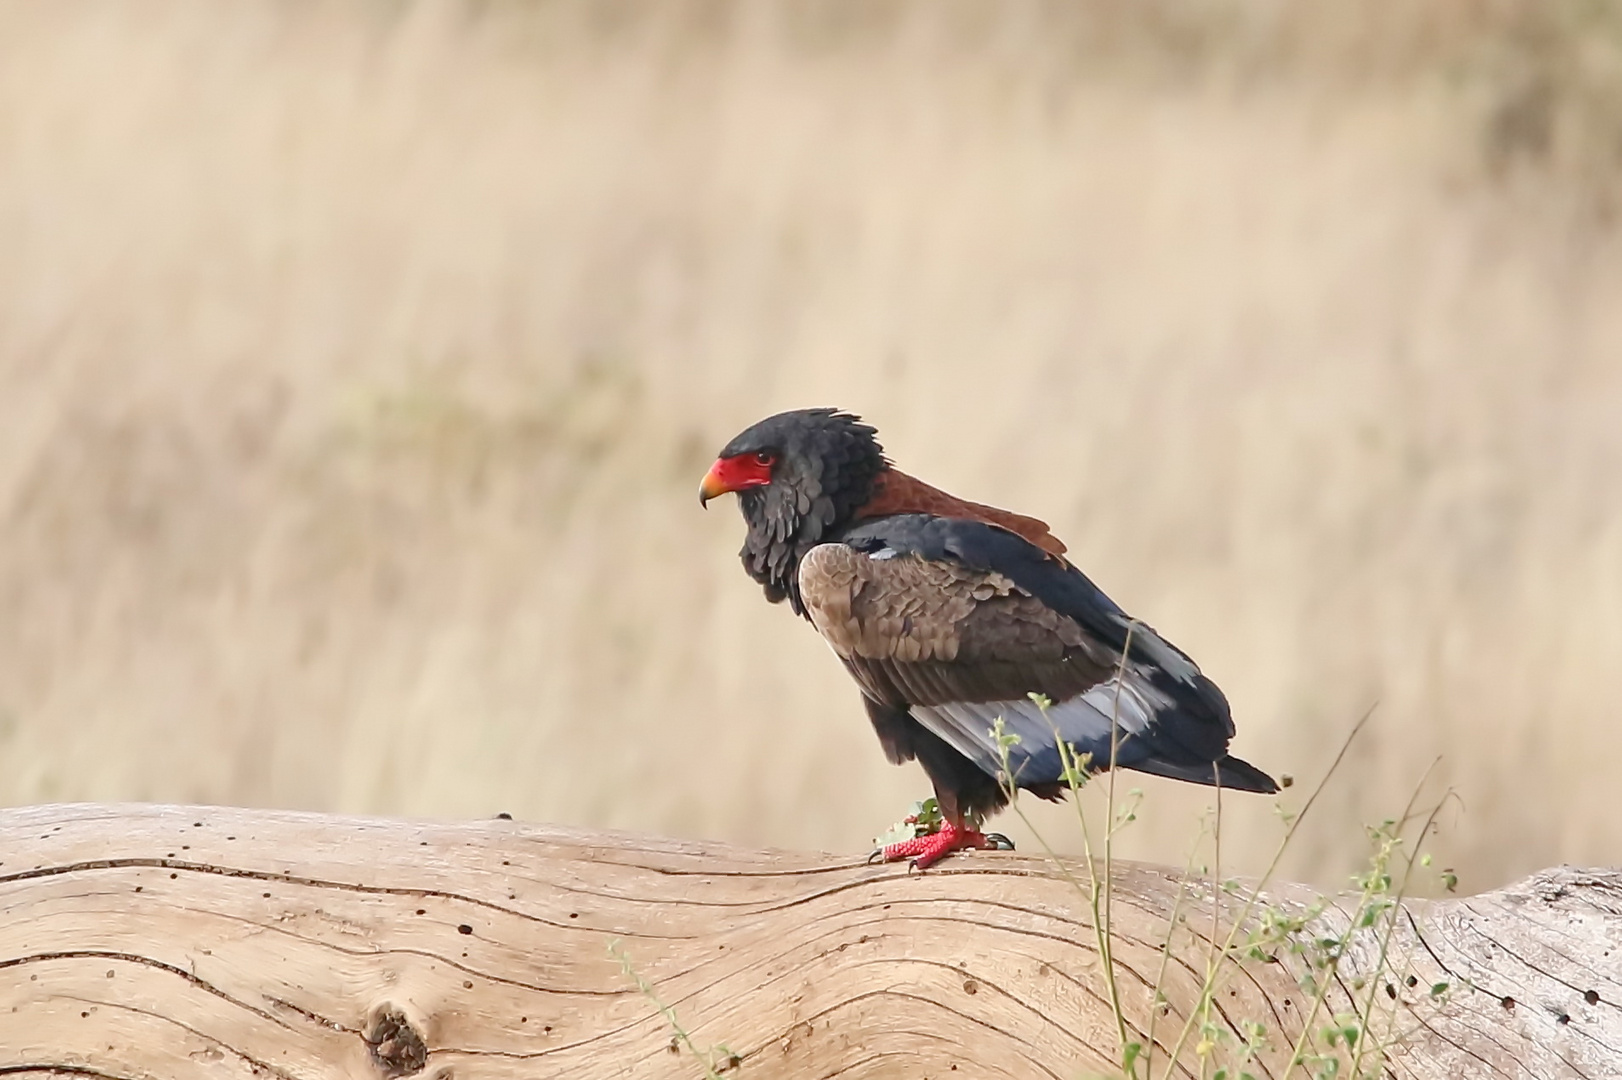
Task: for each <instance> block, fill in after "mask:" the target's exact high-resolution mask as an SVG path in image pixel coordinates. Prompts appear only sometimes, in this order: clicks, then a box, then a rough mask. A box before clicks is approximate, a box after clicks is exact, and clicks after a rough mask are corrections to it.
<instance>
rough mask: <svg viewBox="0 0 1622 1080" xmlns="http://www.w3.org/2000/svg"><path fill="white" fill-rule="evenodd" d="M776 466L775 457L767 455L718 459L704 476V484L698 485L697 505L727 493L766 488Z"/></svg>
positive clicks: (741, 455)
mask: <svg viewBox="0 0 1622 1080" xmlns="http://www.w3.org/2000/svg"><path fill="white" fill-rule="evenodd" d="M776 464H777V457H776V455H774V454H767V453H759V454H738V455H737V456H735V457H729V458H720V459H718V460H717V461H716V462H715V464H714V465H711V466H710V471H709V472H707V473H705V474H704V482H703V483H702V484H700V485H699V488H698V502H699V505H700V506H703V505H704V504H706V503H708V502H709V501H710V500H711V499H713V498H715V497H716V496H717V495H725V494H726V493H727V492H729V491H743V490H744V489H746V488H755V487H764V486H766V485H767V484H769V483H771V482H772V466H773V465H776Z"/></svg>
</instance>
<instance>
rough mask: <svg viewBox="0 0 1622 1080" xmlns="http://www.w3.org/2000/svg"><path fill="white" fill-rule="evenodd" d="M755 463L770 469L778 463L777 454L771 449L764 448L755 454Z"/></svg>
mask: <svg viewBox="0 0 1622 1080" xmlns="http://www.w3.org/2000/svg"><path fill="white" fill-rule="evenodd" d="M755 464H756V465H763V466H765V467H766V468H768V469H769V468H771V467H772V466H773V465H776V464H777V455H776V454H774V453H772V452H771V451H770V450H762V451H760V452H759V453H757V454H756V455H755Z"/></svg>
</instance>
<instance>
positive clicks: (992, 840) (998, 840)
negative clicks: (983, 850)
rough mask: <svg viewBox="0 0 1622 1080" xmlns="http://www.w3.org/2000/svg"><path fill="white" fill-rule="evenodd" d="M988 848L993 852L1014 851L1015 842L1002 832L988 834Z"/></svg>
mask: <svg viewBox="0 0 1622 1080" xmlns="http://www.w3.org/2000/svg"><path fill="white" fill-rule="evenodd" d="M986 846H987V848H988V849H989V850H991V851H1013V850H1014V842H1013V841H1012V840H1010V839H1008V837H1006V836H1004V835H1003V834H1002V833H1000V832H988V833H986Z"/></svg>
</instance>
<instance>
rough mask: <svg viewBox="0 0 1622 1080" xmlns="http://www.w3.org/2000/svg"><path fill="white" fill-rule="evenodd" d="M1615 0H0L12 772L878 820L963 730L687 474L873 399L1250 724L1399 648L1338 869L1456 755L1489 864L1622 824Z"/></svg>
mask: <svg viewBox="0 0 1622 1080" xmlns="http://www.w3.org/2000/svg"><path fill="white" fill-rule="evenodd" d="M1613 11H1614V9H1613V8H1611V7H1609V6H1607V5H1598V4H1583V3H1548V2H1545V0H1526V2H1524V3H1509V2H1504V3H1485V2H1481V3H1476V2H1462V0H1455V2H1436V3H1431V4H1426V5H1409V4H1398V3H1396V2H1395V0H1391V2H1384V0H1382V2H1380V3H1352V2H1350V0H1347V2H1345V3H1340V4H1314V5H1297V4H1283V3H1266V2H1262V0H1257V2H1255V3H1243V2H1239V0H1233V2H1227V0H1208V2H1204V3H1196V4H1185V3H1165V4H1145V5H1132V6H1131V8H1130V12H1128V11H1127V10H1126V9H1121V8H1119V6H1118V5H1113V4H1107V3H1103V2H1097V3H1092V2H1089V3H1082V4H1064V5H1044V4H1037V3H1015V2H1010V3H1005V4H1001V5H996V6H992V5H980V4H954V3H925V2H923V0H919V2H917V3H901V4H892V3H883V2H877V0H861V2H822V3H809V2H797V3H788V2H784V3H778V4H774V5H766V4H756V5H750V4H747V3H743V2H740V3H736V4H725V3H704V4H694V3H681V4H658V3H653V2H652V0H649V2H647V3H619V2H612V3H610V2H603V3H595V4H566V3H551V4H541V3H536V4H507V3H483V4H480V3H472V2H469V3H462V4H431V3H419V4H401V3H382V2H377V3H370V4H360V3H356V4H345V5H323V4H304V5H283V4H277V3H268V2H267V3H238V4H231V5H220V4H213V3H209V2H207V0H195V2H189V3H179V2H175V3H160V2H158V0H153V2H150V3H144V4H140V5H133V4H118V3H74V4H63V3H53V4H36V3H28V2H25V0H13V2H7V3H4V4H0V394H3V397H0V401H3V406H0V408H3V413H0V415H3V417H4V423H3V424H0V527H3V530H4V532H3V535H4V543H3V545H0V759H3V767H0V800H3V801H6V802H12V803H18V802H29V801H38V800H62V799H163V800H205V801H218V802H232V803H246V804H253V805H275V806H287V807H308V808H327V809H337V810H347V811H377V812H388V813H404V814H437V815H484V814H490V813H493V812H495V811H497V810H508V811H511V812H513V813H515V814H517V815H519V816H520V817H535V818H545V819H550V820H557V821H569V822H580V823H588V824H597V825H608V826H625V827H632V828H637V829H644V830H653V831H659V832H666V833H676V834H685V835H703V836H711V837H720V838H728V839H735V840H740V841H748V842H761V843H769V844H774V845H783V846H797V845H812V846H820V847H826V848H832V849H836V850H852V851H857V850H863V849H864V848H865V844H866V841H867V840H868V838H869V837H871V836H872V835H873V834H874V833H875V832H876V831H877V830H878V829H879V828H880V827H881V826H882V825H883V824H884V823H886V822H888V821H890V820H892V819H893V818H894V817H895V816H896V815H897V814H898V812H899V811H900V810H901V808H902V807H903V806H904V805H905V803H906V802H907V801H908V800H910V799H911V798H913V797H915V796H916V795H919V794H921V793H922V791H923V783H922V777H921V775H920V774H917V773H915V772H913V771H910V770H898V769H893V768H891V767H890V766H888V765H887V764H885V762H884V760H883V758H882V756H881V754H880V753H879V751H878V748H877V746H876V745H875V743H874V740H873V737H872V735H871V733H870V732H869V731H868V729H867V724H866V720H865V718H864V717H863V715H862V712H861V710H860V707H859V705H858V702H857V699H856V694H855V691H854V689H853V688H852V687H851V686H850V685H849V684H848V683H847V681H846V678H845V676H844V675H843V673H842V672H841V671H840V670H839V668H838V665H837V664H836V663H835V662H834V661H833V659H832V658H831V657H830V656H829V655H828V654H827V652H826V650H825V648H824V647H823V646H822V645H821V644H820V642H819V641H818V640H817V638H816V636H815V635H814V634H813V633H812V632H811V631H810V630H809V629H808V628H807V627H805V626H803V625H798V624H797V623H796V621H795V620H794V619H793V618H792V617H791V616H790V615H789V614H788V613H787V612H786V611H784V610H782V609H777V608H770V607H768V606H767V605H765V604H764V603H762V602H761V600H760V598H759V595H758V592H757V590H756V589H755V588H754V587H753V586H752V585H751V584H750V583H749V582H748V581H747V580H746V579H745V578H744V576H743V574H742V572H741V571H740V570H739V568H738V567H737V564H736V561H735V558H734V554H733V553H734V551H735V550H736V547H737V544H738V542H739V539H740V535H741V529H742V526H741V523H740V522H739V521H738V519H737V516H736V514H735V513H734V512H733V510H732V509H731V507H730V506H729V505H722V506H719V507H712V509H711V512H710V513H708V514H703V513H700V512H699V509H698V506H697V504H696V502H695V486H696V484H697V482H698V479H699V476H700V475H701V473H702V472H703V469H704V468H705V467H706V465H707V464H708V461H709V458H710V456H711V454H712V453H713V452H714V450H715V449H716V448H717V447H719V446H720V444H721V443H722V442H724V441H725V440H726V439H727V438H728V437H730V436H731V435H732V434H733V433H734V432H735V431H736V430H738V429H739V428H741V427H743V426H744V425H745V424H747V423H749V422H751V421H753V420H754V419H756V418H757V417H759V416H761V415H763V414H765V413H767V412H769V411H773V410H776V409H780V408H785V407H793V406H799V405H807V404H823V403H831V404H838V405H841V406H844V407H846V408H850V409H854V410H858V411H860V412H861V413H863V414H864V415H866V416H867V417H869V418H870V419H871V420H873V421H874V422H875V423H877V424H878V426H879V427H880V429H881V432H882V434H883V435H884V437H885V441H886V445H887V446H888V448H889V449H890V451H891V452H892V454H893V456H894V457H895V458H896V459H897V460H898V461H899V462H900V463H901V464H902V465H903V466H904V467H906V468H908V469H909V470H911V471H913V472H915V473H917V474H920V475H922V476H924V477H927V478H928V479H930V480H932V481H934V482H936V483H938V484H940V485H942V486H944V487H947V488H948V489H950V490H953V491H956V492H959V493H961V494H963V495H965V496H968V497H972V498H978V499H985V500H988V501H993V502H999V503H1002V504H1004V505H1007V506H1010V507H1013V508H1016V509H1019V510H1021V511H1025V512H1028V513H1034V514H1037V515H1040V516H1043V517H1045V518H1047V519H1048V520H1050V521H1051V522H1053V523H1054V525H1055V526H1056V529H1057V531H1058V532H1059V533H1060V534H1061V535H1062V536H1064V537H1065V539H1066V540H1067V541H1068V542H1069V544H1070V545H1071V549H1072V551H1073V553H1074V554H1075V555H1076V556H1077V558H1078V560H1079V562H1080V563H1081V564H1082V565H1083V566H1084V567H1085V568H1086V569H1087V570H1088V571H1089V572H1090V573H1091V574H1092V575H1093V577H1094V578H1095V579H1096V580H1098V581H1099V582H1100V583H1101V584H1102V585H1103V586H1104V587H1105V588H1106V589H1108V590H1109V591H1110V592H1111V593H1112V594H1113V595H1114V596H1115V597H1116V598H1117V599H1118V600H1119V601H1121V602H1122V603H1123V604H1124V605H1125V606H1126V607H1127V608H1128V609H1129V610H1131V611H1133V612H1134V613H1135V614H1137V615H1139V616H1140V617H1142V618H1145V619H1146V620H1148V621H1150V622H1152V623H1153V624H1155V625H1156V626H1158V627H1159V628H1160V629H1161V630H1163V631H1164V632H1166V633H1167V634H1168V636H1170V637H1171V638H1172V639H1173V640H1174V641H1176V642H1178V643H1179V644H1181V645H1182V646H1183V647H1184V648H1186V649H1187V650H1189V651H1190V652H1192V653H1193V654H1194V655H1195V656H1196V657H1197V658H1198V659H1199V660H1200V662H1201V664H1202V665H1203V666H1204V667H1205V669H1206V670H1207V671H1208V672H1209V673H1210V674H1212V675H1213V676H1214V677H1215V678H1216V679H1217V680H1218V682H1220V683H1221V685H1222V686H1223V687H1224V688H1225V689H1226V690H1227V692H1228V694H1229V696H1230V698H1231V699H1232V702H1233V705H1234V711H1235V713H1236V715H1237V718H1238V721H1239V725H1240V735H1239V739H1238V742H1237V744H1236V749H1237V750H1238V752H1240V753H1242V754H1243V755H1244V756H1246V757H1249V758H1251V759H1252V760H1255V761H1256V762H1258V763H1259V764H1261V765H1263V766H1265V767H1267V768H1269V769H1271V770H1273V771H1275V772H1291V773H1294V774H1296V775H1297V776H1299V777H1301V778H1302V779H1303V781H1305V782H1310V781H1311V780H1313V779H1315V778H1316V777H1317V776H1318V775H1319V774H1321V772H1322V770H1323V768H1324V767H1325V766H1326V765H1327V763H1328V760H1329V758H1330V756H1331V755H1332V753H1333V751H1334V749H1335V747H1336V746H1337V744H1338V743H1339V741H1340V740H1341V738H1342V736H1343V734H1344V733H1345V731H1346V730H1347V729H1348V727H1349V726H1350V725H1351V724H1352V722H1353V721H1354V720H1355V718H1356V717H1357V716H1358V714H1360V713H1361V712H1362V711H1363V710H1364V709H1365V708H1367V707H1368V706H1369V705H1370V704H1371V703H1373V702H1374V701H1376V700H1378V702H1379V706H1378V710H1377V712H1376V714H1375V719H1374V721H1373V723H1372V726H1371V728H1370V731H1369V733H1368V736H1367V738H1366V739H1364V740H1363V741H1362V742H1361V743H1360V744H1359V745H1358V746H1357V747H1356V749H1355V751H1354V753H1353V755H1352V758H1351V760H1350V762H1349V764H1348V766H1347V769H1346V772H1345V774H1344V777H1343V780H1342V782H1341V783H1340V784H1339V785H1338V786H1337V787H1335V788H1334V789H1333V790H1332V792H1331V795H1330V796H1328V797H1327V802H1326V803H1325V806H1324V812H1323V814H1322V816H1321V817H1319V818H1318V819H1317V821H1316V823H1315V824H1314V825H1313V826H1312V827H1311V828H1309V830H1308V836H1307V838H1306V842H1305V843H1303V844H1302V845H1301V847H1300V848H1299V849H1298V850H1297V851H1296V853H1295V855H1294V857H1293V860H1292V862H1291V864H1290V870H1291V871H1292V872H1293V873H1295V874H1297V875H1300V876H1305V877H1308V878H1311V879H1315V880H1320V881H1323V882H1326V883H1328V882H1334V881H1336V880H1339V875H1340V874H1341V873H1342V872H1344V871H1345V870H1346V869H1347V868H1348V867H1349V866H1350V865H1351V864H1352V863H1353V862H1355V861H1356V860H1357V859H1358V858H1359V853H1360V851H1361V834H1360V831H1359V828H1358V826H1359V823H1361V822H1363V821H1372V820H1377V819H1378V818H1380V817H1383V816H1386V815H1387V814H1389V813H1392V812H1394V811H1396V810H1397V809H1398V808H1400V806H1401V804H1402V802H1403V801H1404V800H1405V798H1406V797H1407V794H1408V792H1409V790H1410V788H1411V787H1412V785H1413V784H1414V783H1415V782H1416V781H1417V780H1418V778H1419V777H1420V775H1421V774H1422V773H1423V772H1424V770H1425V768H1426V766H1427V765H1428V764H1429V762H1430V761H1431V760H1432V759H1433V758H1434V757H1435V756H1437V755H1441V756H1442V763H1441V765H1440V767H1439V778H1440V782H1445V783H1451V784H1452V785H1454V786H1455V787H1456V788H1457V789H1458V791H1459V792H1460V794H1461V796H1462V800H1463V804H1464V805H1463V809H1462V810H1458V811H1455V812H1451V813H1449V815H1448V816H1447V824H1448V831H1447V833H1446V835H1445V837H1444V839H1443V841H1442V851H1443V854H1444V861H1451V862H1453V863H1455V864H1456V865H1457V866H1458V867H1459V869H1460V871H1461V874H1462V876H1463V878H1464V885H1465V887H1467V888H1474V887H1485V886H1487V885H1490V884H1493V883H1495V882H1498V881H1501V880H1503V879H1504V878H1506V877H1508V876H1511V875H1513V874H1516V873H1519V872H1521V871H1525V870H1528V869H1531V868H1533V867H1536V866H1541V865H1545V864H1549V863H1554V862H1558V861H1561V860H1576V861H1583V862H1595V863H1610V864H1613V865H1614V864H1616V863H1618V862H1622V818H1619V816H1618V815H1617V814H1616V813H1615V811H1614V807H1615V805H1616V792H1617V789H1618V785H1619V783H1622V759H1619V755H1618V753H1617V745H1616V732H1617V730H1618V709H1617V700H1618V697H1619V696H1622V470H1619V466H1622V240H1619V233H1618V227H1617V225H1616V221H1615V214H1616V210H1617V208H1618V206H1619V203H1618V200H1617V193H1618V181H1617V177H1618V175H1619V172H1622V30H1619V22H1618V20H1617V19H1616V18H1615V17H1614V16H1613V15H1612V12H1613ZM1142 783H1143V786H1144V787H1145V788H1146V789H1147V791H1148V795H1149V799H1148V805H1147V810H1146V814H1145V820H1143V821H1141V822H1140V823H1139V824H1138V826H1136V827H1135V829H1134V831H1133V832H1132V833H1130V834H1129V845H1128V846H1129V847H1130V848H1131V849H1132V851H1133V852H1135V853H1137V854H1142V855H1147V856H1149V857H1154V858H1161V859H1166V860H1180V859H1181V856H1182V853H1183V851H1184V849H1185V847H1186V845H1187V843H1188V841H1189V840H1190V838H1191V837H1192V835H1193V833H1194V831H1195V822H1196V819H1197V816H1198V813H1199V810H1200V808H1201V807H1202V806H1204V805H1206V803H1207V802H1208V799H1207V798H1206V796H1205V795H1204V794H1203V793H1201V792H1198V791H1194V790H1191V789H1188V788H1184V787H1181V786H1179V785H1173V784H1168V783H1164V782H1160V781H1154V780H1147V779H1146V780H1144V781H1142ZM1240 802H1241V801H1240V800H1239V799H1237V798H1235V799H1233V800H1231V801H1230V803H1229V805H1228V806H1227V808H1226V812H1227V815H1228V816H1227V820H1226V832H1225V835H1226V837H1227V855H1228V857H1229V858H1230V859H1231V860H1232V861H1233V864H1234V865H1240V866H1245V867H1248V868H1251V869H1255V868H1257V867H1258V866H1259V865H1260V863H1261V861H1262V859H1263V857H1264V856H1265V854H1266V853H1267V852H1269V851H1270V850H1271V848H1272V846H1273V844H1274V842H1275V840H1276V838H1277V836H1278V833H1279V830H1278V826H1277V825H1276V823H1275V822H1274V821H1273V820H1272V817H1271V814H1270V811H1269V809H1268V807H1267V806H1266V804H1265V803H1264V802H1261V801H1259V800H1249V801H1246V802H1244V803H1243V805H1241V804H1240ZM1042 820H1043V821H1045V822H1047V823H1048V824H1049V825H1050V826H1052V828H1053V829H1054V830H1055V831H1060V832H1062V831H1063V823H1064V822H1065V821H1066V820H1067V819H1066V818H1065V817H1063V815H1062V812H1049V813H1044V815H1043V817H1042Z"/></svg>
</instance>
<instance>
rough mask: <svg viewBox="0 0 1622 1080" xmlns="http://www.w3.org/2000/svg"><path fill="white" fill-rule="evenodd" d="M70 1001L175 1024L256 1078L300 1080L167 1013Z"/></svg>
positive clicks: (99, 1001)
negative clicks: (231, 1056) (263, 1074)
mask: <svg viewBox="0 0 1622 1080" xmlns="http://www.w3.org/2000/svg"><path fill="white" fill-rule="evenodd" d="M68 1000H69V1001H77V1002H80V1003H82V1004H85V1005H94V1006H96V1007H97V1008H101V1009H116V1010H121V1011H123V1012H130V1013H135V1014H136V1015H137V1016H146V1017H150V1018H151V1019H153V1020H156V1021H158V1022H159V1023H162V1024H173V1025H174V1026H175V1027H177V1028H179V1029H180V1030H181V1031H184V1032H186V1033H188V1034H190V1035H194V1036H196V1037H197V1038H198V1039H201V1040H202V1041H203V1042H205V1043H207V1044H209V1045H210V1046H216V1047H219V1048H220V1049H222V1050H225V1051H227V1052H229V1053H231V1054H234V1055H236V1056H237V1057H238V1058H240V1059H241V1060H242V1061H243V1062H245V1063H246V1064H247V1066H248V1068H249V1069H251V1070H252V1071H253V1073H254V1075H255V1076H257V1075H259V1074H260V1073H261V1072H267V1073H270V1074H271V1075H272V1076H277V1077H280V1078H281V1080H298V1078H297V1077H295V1076H294V1075H293V1074H292V1073H290V1072H288V1071H287V1070H286V1069H282V1068H279V1067H277V1066H275V1065H272V1064H271V1063H270V1062H268V1061H261V1060H260V1059H259V1058H256V1057H254V1056H253V1055H252V1054H250V1053H248V1052H247V1051H245V1050H239V1049H237V1048H236V1047H235V1046H232V1045H231V1044H230V1043H228V1042H226V1041H225V1040H224V1039H218V1038H215V1037H214V1036H213V1035H210V1034H208V1033H207V1032H204V1031H198V1030H197V1029H196V1028H194V1027H192V1026H191V1025H190V1024H187V1023H184V1022H183V1021H180V1020H176V1019H175V1018H174V1017H173V1016H169V1015H167V1014H165V1013H160V1012H154V1011H152V1010H151V1009H143V1008H141V1007H140V1006H139V1005H128V1004H125V1003H124V1002H122V1001H108V1000H106V999H105V998H98V999H92V998H82V997H77V996H73V995H69V996H68ZM226 1000H228V1001H232V1002H233V1003H234V1004H241V1002H236V1001H235V999H232V998H227V999H226ZM242 1007H243V1008H245V1009H247V1010H248V1011H249V1012H252V1013H256V1014H257V1015H259V1016H267V1017H268V1015H269V1014H267V1013H263V1012H260V1011H259V1010H258V1009H255V1008H254V1007H253V1006H251V1005H243V1006H242ZM270 1018H271V1019H274V1017H270ZM276 1023H278V1024H281V1021H279V1020H277V1021H276ZM281 1026H283V1027H286V1026H287V1025H286V1024H281Z"/></svg>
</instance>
